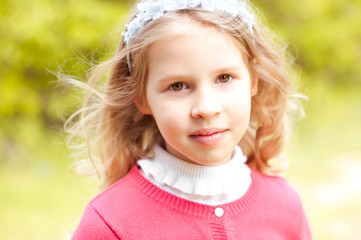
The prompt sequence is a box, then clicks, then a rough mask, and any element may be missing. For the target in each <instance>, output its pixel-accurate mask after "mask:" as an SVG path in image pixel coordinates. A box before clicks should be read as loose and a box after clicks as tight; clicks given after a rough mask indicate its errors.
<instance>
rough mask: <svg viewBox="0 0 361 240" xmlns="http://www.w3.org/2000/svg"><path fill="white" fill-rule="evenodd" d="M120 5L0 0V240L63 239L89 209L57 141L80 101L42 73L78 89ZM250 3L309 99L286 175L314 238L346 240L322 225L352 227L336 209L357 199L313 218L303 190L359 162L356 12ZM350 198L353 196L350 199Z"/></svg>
mask: <svg viewBox="0 0 361 240" xmlns="http://www.w3.org/2000/svg"><path fill="white" fill-rule="evenodd" d="M132 1H133V0H128V1H124V0H76V1H72V0H32V1H29V0H12V1H11V0H0V36H1V37H0V45H1V53H0V126H1V127H0V180H1V182H3V183H5V186H4V187H3V188H2V189H1V192H0V199H1V201H0V205H1V206H2V207H0V212H1V213H2V216H4V218H2V220H1V221H0V226H1V228H2V229H4V230H6V233H3V234H5V235H4V237H5V239H6V238H11V239H23V238H25V236H26V238H27V239H64V235H65V232H66V231H67V230H69V229H72V228H74V226H75V224H76V223H77V221H78V219H79V217H80V215H81V211H82V209H83V208H84V205H85V204H86V202H87V201H88V200H89V199H88V198H86V199H83V196H84V195H89V196H91V194H90V193H89V191H87V190H86V189H85V190H82V189H84V183H83V182H82V180H79V178H76V177H75V176H73V175H72V174H69V172H68V171H67V170H66V169H67V166H69V165H70V164H71V162H72V161H71V159H70V157H69V152H68V151H67V150H66V148H65V147H64V145H63V142H64V138H63V136H62V133H61V131H60V130H61V128H62V124H63V118H66V117H67V116H68V115H69V114H70V113H71V112H72V111H74V109H76V108H77V107H78V104H79V100H80V99H79V97H80V95H79V93H77V92H76V91H74V90H72V89H66V88H64V87H62V86H59V85H58V84H57V82H56V80H57V79H56V76H54V74H52V73H51V72H56V71H58V70H59V69H62V70H63V71H64V72H65V73H67V74H71V75H75V76H78V77H79V78H85V72H86V70H87V69H88V67H89V64H88V60H91V61H93V62H97V61H101V60H102V59H104V58H107V57H108V56H109V55H110V54H112V52H113V51H114V49H116V47H117V44H118V41H119V39H120V34H121V32H122V31H123V29H124V23H125V22H126V20H127V18H126V13H127V12H128V9H129V5H130V4H129V2H132ZM254 4H255V5H256V6H257V7H259V8H260V9H262V11H263V13H264V15H265V17H266V19H267V20H268V21H269V24H270V26H271V28H273V29H274V30H276V31H278V32H279V33H280V35H282V36H284V37H285V39H287V40H288V42H289V43H290V51H291V52H293V53H294V55H296V67H297V70H298V74H299V75H300V76H301V78H302V80H303V82H304V85H303V89H302V90H303V91H305V92H306V94H307V95H309V96H310V101H309V102H308V103H306V110H307V113H308V117H307V118H306V120H304V121H302V122H301V124H300V125H299V126H298V128H297V129H296V130H298V131H297V134H296V136H295V139H294V140H295V141H294V142H295V145H293V146H292V148H291V150H290V153H289V155H290V156H291V158H292V159H293V161H292V162H291V166H290V171H289V175H288V176H289V178H290V179H291V180H292V182H293V183H294V184H295V186H296V187H297V188H298V189H299V190H300V193H301V196H305V200H306V201H305V206H306V210H308V213H309V215H310V220H311V223H312V224H313V225H314V226H313V228H314V230H315V236H317V237H319V239H337V236H341V235H342V234H343V237H344V238H348V239H352V238H356V235H354V234H355V233H353V232H352V231H351V230H350V231H349V232H347V231H346V232H345V229H350V227H349V228H347V227H344V228H343V229H341V230H342V231H341V230H340V231H338V232H337V233H338V234H340V233H342V234H340V235H337V233H335V231H336V230H337V228H335V229H334V231H330V232H329V231H328V229H327V228H328V225H327V224H329V223H330V225H332V224H333V223H340V222H342V221H343V220H345V221H344V222H346V221H348V222H355V223H357V221H353V219H356V220H357V219H358V221H359V219H360V216H361V213H360V211H352V210H353V209H352V210H350V209H351V208H347V206H357V204H356V202H357V201H356V200H358V201H360V200H361V197H360V196H359V195H357V196H356V195H347V194H344V195H345V196H352V198H351V197H349V198H346V200H343V202H342V201H341V202H340V201H339V202H338V203H337V204H339V205H337V204H336V205H335V204H334V203H332V204H333V205H332V204H331V205H327V206H329V207H330V208H329V209H327V208H326V209H324V210H323V211H321V212H317V210H318V208H321V207H322V206H323V204H324V202H322V201H321V202H319V203H317V198H316V201H314V196H318V195H317V194H316V195H315V193H313V192H312V191H316V190H318V189H319V188H316V186H320V185H322V183H323V182H324V181H330V179H332V180H334V181H336V180H335V178H334V176H336V175H337V174H338V173H337V167H338V166H339V165H337V164H336V163H338V159H339V158H340V156H345V154H346V153H347V154H346V155H347V156H350V155H352V156H354V155H355V154H356V156H357V157H356V158H355V159H356V160H359V159H360V158H361V157H360V156H361V153H360V151H359V149H361V142H359V141H357V139H359V136H358V135H357V133H358V134H359V133H360V130H361V129H360V127H359V122H360V121H361V114H360V113H361V105H360V103H361V96H360V94H359V93H360V92H361V91H360V90H361V80H360V79H361V68H360V62H361V43H360V39H361V28H360V24H359V23H360V22H361V14H360V13H361V2H360V1H359V0H347V1H336V0H331V1H328V0H318V1H313V0H302V1H296V2H295V1H289V0H255V1H254ZM348 159H349V157H348ZM348 162H350V161H348ZM352 166H354V165H352ZM351 168H352V167H351ZM320 169H322V170H324V171H320ZM355 169H356V168H355ZM305 178H307V181H306V180H304V179H305ZM300 179H302V180H300ZM300 182H302V183H300ZM344 189H345V188H344ZM311 190H312V191H311ZM90 192H91V193H94V192H95V191H90ZM360 192H361V191H360V190H359V189H353V194H360ZM335 196H336V195H331V198H336V197H335ZM350 199H353V200H350ZM355 199H356V200H355ZM327 204H330V202H327ZM331 208H332V209H331ZM16 209H17V210H16ZM315 212H317V213H315ZM343 212H345V213H347V215H345V214H343ZM14 213H15V214H14ZM332 214H334V215H337V216H338V217H337V218H335V217H334V216H331V215H332ZM18 215H22V216H24V218H23V221H25V222H26V223H25V224H24V222H22V224H21V225H22V226H24V225H27V227H24V229H22V230H23V231H24V232H22V231H17V229H18V226H19V222H20V220H19V217H20V216H18ZM331 220H332V221H333V222H332V221H331ZM322 222H325V224H322ZM326 223H327V224H326ZM336 225H337V226H340V225H342V224H336ZM351 226H352V225H351ZM331 233H332V234H331ZM51 235H53V236H51ZM49 236H50V237H49ZM357 237H358V236H357ZM340 239H341V238H340Z"/></svg>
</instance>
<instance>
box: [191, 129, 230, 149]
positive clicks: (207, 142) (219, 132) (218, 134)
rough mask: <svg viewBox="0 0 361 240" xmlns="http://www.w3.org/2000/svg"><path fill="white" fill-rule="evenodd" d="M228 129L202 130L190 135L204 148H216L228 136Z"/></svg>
mask: <svg viewBox="0 0 361 240" xmlns="http://www.w3.org/2000/svg"><path fill="white" fill-rule="evenodd" d="M227 132H228V129H224V128H202V129H199V130H197V131H194V132H192V133H191V134H189V137H190V138H191V139H192V140H194V141H195V142H196V143H198V144H201V145H204V146H214V145H216V144H217V143H219V142H220V141H221V140H222V138H223V137H224V136H225V135H226V133H227Z"/></svg>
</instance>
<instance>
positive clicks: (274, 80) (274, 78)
mask: <svg viewBox="0 0 361 240" xmlns="http://www.w3.org/2000/svg"><path fill="white" fill-rule="evenodd" d="M189 24H197V25H198V26H201V27H204V28H214V29H216V30H217V31H220V32H221V33H224V34H227V35H228V36H231V37H232V38H233V39H234V40H235V41H236V43H237V45H238V46H239V49H240V51H241V52H242V54H243V56H244V59H245V62H246V64H247V66H248V68H249V71H250V73H251V75H254V74H255V75H256V76H257V77H258V92H257V94H256V95H255V96H253V97H252V99H251V117H250V124H249V126H248V129H247V131H246V133H245V135H244V136H243V138H242V140H241V141H240V142H239V145H240V147H241V148H242V149H243V152H244V153H245V154H246V155H247V157H248V162H247V163H248V164H249V165H251V166H252V167H254V168H256V169H257V170H259V171H261V172H264V173H267V174H279V173H281V172H282V171H284V166H285V164H283V161H286V159H285V158H283V157H280V156H282V151H283V149H284V146H285V143H286V142H287V135H288V130H287V129H288V127H287V126H288V124H287V123H288V121H287V116H288V111H287V106H288V105H289V103H290V101H291V100H290V99H291V94H292V92H293V89H292V87H291V84H290V83H291V81H290V77H289V71H290V69H291V68H290V66H291V61H290V59H289V58H288V56H287V52H286V50H285V49H286V47H285V44H284V43H282V42H280V41H278V42H277V41H275V39H280V38H274V37H273V36H272V34H271V31H269V29H268V28H267V27H266V26H264V25H263V24H261V22H260V21H259V22H257V24H255V25H254V26H253V31H252V32H251V31H250V29H249V28H248V26H247V25H246V23H245V22H243V21H242V18H240V17H235V16H232V15H230V14H227V13H224V12H218V11H213V12H210V11H206V10H202V9H198V8H194V9H186V10H178V11H171V12H167V13H165V14H164V15H163V16H161V17H159V18H157V19H156V20H153V21H150V22H149V23H148V24H147V25H146V26H145V27H144V29H142V31H141V32H140V33H139V34H138V35H137V37H136V38H135V39H134V40H133V41H131V42H130V43H129V44H127V45H126V44H125V43H124V40H123V39H122V40H121V43H120V46H119V47H118V49H117V51H116V53H115V54H114V56H113V57H112V58H111V59H109V60H108V61H106V62H103V63H101V64H99V65H98V66H96V67H95V68H94V69H93V70H92V71H91V72H90V76H89V79H88V83H87V84H84V83H80V82H78V81H75V80H72V79H71V78H68V79H66V80H65V81H68V82H69V81H71V82H73V83H75V84H76V85H78V86H83V88H84V89H85V99H84V105H83V108H82V109H80V110H79V111H78V112H76V113H74V114H73V115H72V116H71V117H70V119H68V121H67V122H66V125H65V128H66V130H67V131H68V132H69V133H70V135H69V140H70V141H71V140H74V139H76V137H77V136H80V137H82V139H84V140H85V142H86V146H87V147H86V149H87V150H88V157H89V158H90V160H91V162H92V163H93V165H94V166H95V167H96V171H97V173H98V175H99V176H100V177H101V180H102V181H101V188H102V189H104V188H106V187H108V186H109V185H111V184H112V183H114V182H115V181H117V180H118V179H120V178H122V177H123V176H125V175H126V174H127V173H128V172H129V171H130V169H131V168H132V167H133V166H134V165H135V164H136V161H137V160H138V159H139V158H141V157H144V156H147V155H149V154H151V152H152V148H153V146H154V145H155V144H156V143H157V142H159V141H160V140H161V139H162V136H161V134H160V132H159V130H158V128H157V125H156V123H155V121H154V119H153V118H152V116H150V115H143V114H142V113H141V112H140V111H139V110H138V108H137V106H136V104H135V103H136V102H137V103H138V104H139V103H140V104H142V103H144V102H145V100H146V94H145V89H146V83H147V72H148V52H149V49H150V47H151V46H152V44H154V43H155V42H157V41H159V40H160V39H163V38H165V37H169V36H176V35H184V34H187V31H188V29H189ZM182 26H185V27H182ZM187 26H188V28H187ZM130 59H131V61H130ZM105 76H107V79H106V84H105V85H104V81H102V79H104V77H105ZM76 147H78V148H82V147H83V146H82V145H78V146H76ZM276 158H278V159H280V160H281V161H279V162H277V164H270V160H271V159H276Z"/></svg>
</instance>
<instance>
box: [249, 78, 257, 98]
mask: <svg viewBox="0 0 361 240" xmlns="http://www.w3.org/2000/svg"><path fill="white" fill-rule="evenodd" d="M251 76H252V80H251V97H254V96H255V95H256V94H257V92H258V74H257V73H255V72H253V73H252V75H251Z"/></svg>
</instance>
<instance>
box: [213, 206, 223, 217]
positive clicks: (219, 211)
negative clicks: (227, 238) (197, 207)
mask: <svg viewBox="0 0 361 240" xmlns="http://www.w3.org/2000/svg"><path fill="white" fill-rule="evenodd" d="M214 214H216V216H217V217H222V216H223V214H224V210H223V208H220V207H217V208H216V209H215V210H214Z"/></svg>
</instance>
